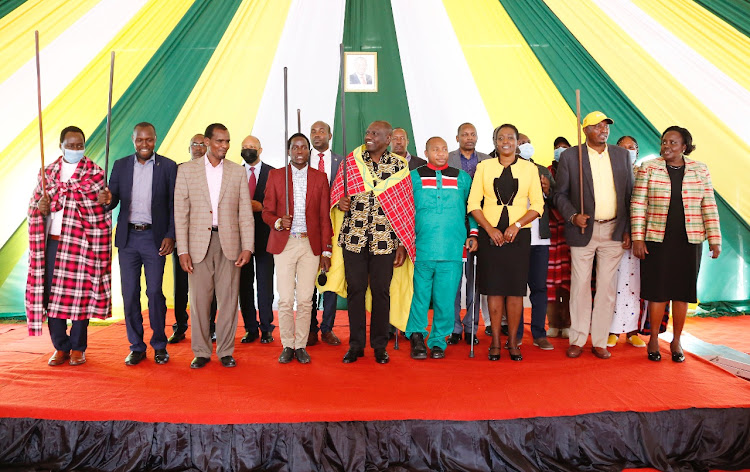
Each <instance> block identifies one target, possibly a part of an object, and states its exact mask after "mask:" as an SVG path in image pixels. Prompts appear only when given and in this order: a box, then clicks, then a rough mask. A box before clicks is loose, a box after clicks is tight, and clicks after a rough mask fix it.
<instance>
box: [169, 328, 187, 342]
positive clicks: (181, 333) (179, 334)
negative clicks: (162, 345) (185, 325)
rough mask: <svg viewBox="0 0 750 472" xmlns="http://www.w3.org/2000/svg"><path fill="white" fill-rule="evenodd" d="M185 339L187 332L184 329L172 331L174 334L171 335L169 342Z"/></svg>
mask: <svg viewBox="0 0 750 472" xmlns="http://www.w3.org/2000/svg"><path fill="white" fill-rule="evenodd" d="M183 339H185V332H184V331H175V332H174V333H172V336H170V337H169V339H167V342H168V343H169V344H177V343H178V342H180V341H182V340H183Z"/></svg>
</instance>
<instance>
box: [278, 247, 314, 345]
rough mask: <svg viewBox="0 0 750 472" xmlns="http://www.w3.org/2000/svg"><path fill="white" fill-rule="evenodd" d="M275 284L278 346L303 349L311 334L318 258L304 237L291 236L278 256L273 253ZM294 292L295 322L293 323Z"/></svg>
mask: <svg viewBox="0 0 750 472" xmlns="http://www.w3.org/2000/svg"><path fill="white" fill-rule="evenodd" d="M273 261H274V264H275V265H276V284H277V289H278V290H279V335H280V336H281V345H282V346H283V347H290V348H292V349H304V348H305V346H307V337H308V336H309V335H310V317H311V316H312V315H311V313H312V295H313V290H314V289H315V277H316V276H317V275H318V267H319V265H320V256H316V255H315V254H313V252H312V249H311V248H310V242H309V241H308V240H307V238H299V239H298V238H293V237H290V238H289V241H288V242H287V243H286V247H285V248H284V250H283V251H281V254H274V256H273ZM295 291H296V296H297V297H296V298H297V320H296V322H295V320H294V299H295Z"/></svg>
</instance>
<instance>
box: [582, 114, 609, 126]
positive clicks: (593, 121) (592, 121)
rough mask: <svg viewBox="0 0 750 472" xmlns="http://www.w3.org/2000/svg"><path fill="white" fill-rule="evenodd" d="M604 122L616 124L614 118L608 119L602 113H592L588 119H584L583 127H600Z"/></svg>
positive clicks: (587, 116)
mask: <svg viewBox="0 0 750 472" xmlns="http://www.w3.org/2000/svg"><path fill="white" fill-rule="evenodd" d="M602 121H606V122H607V123H609V124H612V123H614V122H615V121H614V120H613V119H612V118H608V117H607V115H605V114H604V113H602V112H600V111H592V112H591V113H589V114H588V115H586V118H584V119H583V124H582V125H581V127H583V128H585V127H587V126H591V125H598V124H599V123H601V122H602Z"/></svg>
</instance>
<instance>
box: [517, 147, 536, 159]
mask: <svg viewBox="0 0 750 472" xmlns="http://www.w3.org/2000/svg"><path fill="white" fill-rule="evenodd" d="M518 151H519V152H520V153H521V157H523V158H524V159H526V160H527V161H528V160H529V159H531V156H533V155H534V146H533V145H532V144H531V143H523V144H521V145H520V146H518Z"/></svg>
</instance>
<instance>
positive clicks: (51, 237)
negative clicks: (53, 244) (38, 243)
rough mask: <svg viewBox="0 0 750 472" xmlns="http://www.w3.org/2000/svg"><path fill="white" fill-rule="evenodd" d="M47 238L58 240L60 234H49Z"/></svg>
mask: <svg viewBox="0 0 750 472" xmlns="http://www.w3.org/2000/svg"><path fill="white" fill-rule="evenodd" d="M48 238H49V239H51V240H53V241H59V240H60V235H59V234H50V235H49V236H48Z"/></svg>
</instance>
